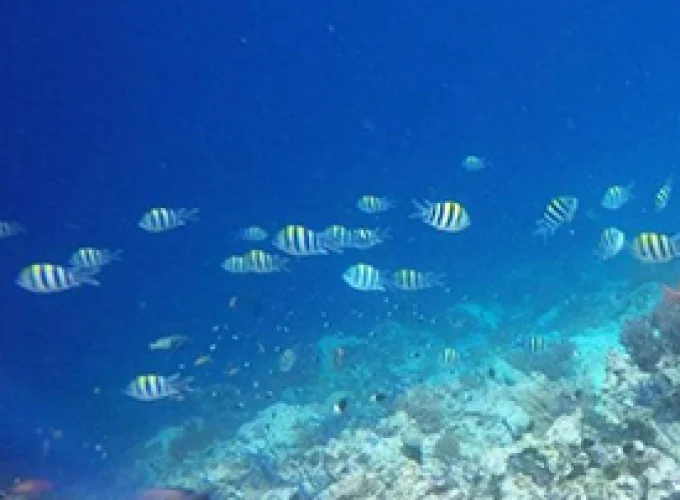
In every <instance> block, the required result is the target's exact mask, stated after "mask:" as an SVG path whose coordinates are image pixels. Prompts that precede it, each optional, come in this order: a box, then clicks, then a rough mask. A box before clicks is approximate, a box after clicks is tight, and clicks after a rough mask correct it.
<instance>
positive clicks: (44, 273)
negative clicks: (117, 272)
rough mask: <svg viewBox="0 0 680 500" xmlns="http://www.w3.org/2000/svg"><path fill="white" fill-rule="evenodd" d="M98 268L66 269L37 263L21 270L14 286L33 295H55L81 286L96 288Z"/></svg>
mask: <svg viewBox="0 0 680 500" xmlns="http://www.w3.org/2000/svg"><path fill="white" fill-rule="evenodd" d="M98 272H99V269H98V268H78V267H76V268H66V267H63V266H59V265H55V264H48V263H38V264H32V265H30V266H27V267H25V268H23V269H22V270H21V272H20V273H19V276H18V277H17V280H16V284H17V285H19V286H20V287H21V288H23V289H24V290H27V291H29V292H33V293H42V294H48V293H56V292H63V291H66V290H70V289H71V288H75V287H79V286H81V285H94V286H98V285H99V281H97V279H95V277H94V276H95V275H96V274H97V273H98Z"/></svg>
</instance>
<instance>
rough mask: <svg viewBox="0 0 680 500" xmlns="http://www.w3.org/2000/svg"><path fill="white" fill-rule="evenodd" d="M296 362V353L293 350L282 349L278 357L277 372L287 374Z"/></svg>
mask: <svg viewBox="0 0 680 500" xmlns="http://www.w3.org/2000/svg"><path fill="white" fill-rule="evenodd" d="M296 362H297V353H296V352H295V350H294V349H291V348H288V349H284V350H283V352H282V353H281V355H280V356H279V371H280V372H283V373H288V372H289V371H291V370H292V369H293V367H294V366H295V363H296Z"/></svg>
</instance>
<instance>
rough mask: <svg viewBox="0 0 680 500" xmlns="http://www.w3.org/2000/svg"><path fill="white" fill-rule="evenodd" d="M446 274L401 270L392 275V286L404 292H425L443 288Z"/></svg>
mask: <svg viewBox="0 0 680 500" xmlns="http://www.w3.org/2000/svg"><path fill="white" fill-rule="evenodd" d="M443 278H444V274H441V273H431V272H422V271H416V270H415V269H399V270H397V271H394V273H393V274H392V284H393V285H394V286H395V288H398V289H399V290H404V291H416V290H425V289H426V288H432V287H436V286H442V285H443V283H442V279H443Z"/></svg>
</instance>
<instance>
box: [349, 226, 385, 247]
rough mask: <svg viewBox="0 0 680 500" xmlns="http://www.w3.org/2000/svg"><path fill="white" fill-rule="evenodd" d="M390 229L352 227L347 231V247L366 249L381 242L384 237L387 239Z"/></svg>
mask: <svg viewBox="0 0 680 500" xmlns="http://www.w3.org/2000/svg"><path fill="white" fill-rule="evenodd" d="M389 237H390V231H389V229H381V228H375V229H367V228H357V229H352V230H351V231H350V233H349V238H348V241H347V245H346V246H347V247H349V248H356V249H359V250H367V249H369V248H372V247H374V246H376V245H379V244H381V243H383V242H384V241H385V240H386V239H389Z"/></svg>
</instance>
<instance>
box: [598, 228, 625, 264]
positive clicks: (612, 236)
mask: <svg viewBox="0 0 680 500" xmlns="http://www.w3.org/2000/svg"><path fill="white" fill-rule="evenodd" d="M625 244H626V235H625V234H624V232H623V231H621V230H620V229H617V228H615V227H608V228H606V229H604V230H603V231H602V234H601V235H600V243H599V245H598V248H597V251H596V254H597V255H598V256H599V257H600V259H602V260H607V259H611V258H612V257H616V256H617V255H618V254H619V252H621V250H622V249H623V247H624V245H625Z"/></svg>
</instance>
